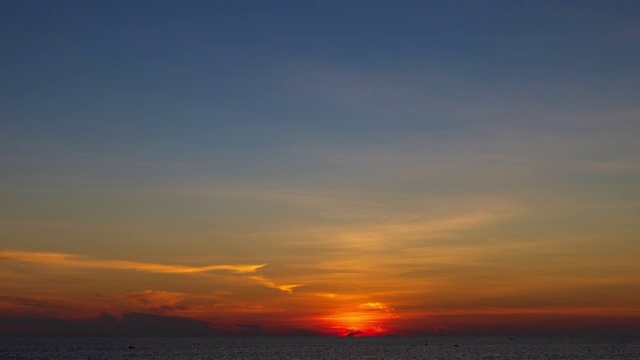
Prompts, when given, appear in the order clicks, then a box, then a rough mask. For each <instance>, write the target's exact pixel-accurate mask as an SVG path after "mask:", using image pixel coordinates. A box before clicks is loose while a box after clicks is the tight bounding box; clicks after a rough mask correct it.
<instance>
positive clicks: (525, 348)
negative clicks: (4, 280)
mask: <svg viewBox="0 0 640 360" xmlns="http://www.w3.org/2000/svg"><path fill="white" fill-rule="evenodd" d="M428 343H429V345H428V346H425V338H416V337H383V338H355V339H347V338H323V337H306V338H305V337H281V338H269V337H248V338H242V337H226V338H170V339H156V338H127V339H124V338H118V339H106V338H80V339H0V359H2V360H14V359H34V360H36V359H92V360H96V359H114V360H119V359H136V360H143V359H156V360H174V359H194V360H199V359H260V360H268V359H434V360H437V359H442V360H449V359H451V360H454V359H483V360H489V359H508V360H509V359H510V360H518V359H554V360H558V359H581V360H586V359H594V360H595V359H597V360H606V359H640V338H637V337H622V338H613V337H610V338H606V337H605V338H514V339H512V340H510V339H509V338H507V337H431V338H428ZM130 346H132V347H134V348H133V349H131V348H130Z"/></svg>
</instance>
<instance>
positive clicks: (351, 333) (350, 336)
mask: <svg viewBox="0 0 640 360" xmlns="http://www.w3.org/2000/svg"><path fill="white" fill-rule="evenodd" d="M345 337H347V338H354V337H356V333H353V332H350V333H348V334H347V335H346V336H345Z"/></svg>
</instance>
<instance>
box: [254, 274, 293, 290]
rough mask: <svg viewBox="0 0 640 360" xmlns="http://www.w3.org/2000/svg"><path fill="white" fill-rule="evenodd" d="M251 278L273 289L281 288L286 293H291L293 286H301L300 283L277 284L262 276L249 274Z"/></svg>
mask: <svg viewBox="0 0 640 360" xmlns="http://www.w3.org/2000/svg"><path fill="white" fill-rule="evenodd" d="M250 278H251V279H253V280H255V281H257V282H259V283H260V284H262V285H264V286H266V287H270V288H273V289H278V290H282V291H285V292H288V293H290V294H291V293H292V291H293V288H296V287H298V286H302V285H299V284H298V285H290V284H283V285H277V284H276V283H275V282H273V281H272V280H269V279H266V278H264V277H262V276H250Z"/></svg>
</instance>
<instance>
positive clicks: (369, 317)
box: [320, 302, 394, 336]
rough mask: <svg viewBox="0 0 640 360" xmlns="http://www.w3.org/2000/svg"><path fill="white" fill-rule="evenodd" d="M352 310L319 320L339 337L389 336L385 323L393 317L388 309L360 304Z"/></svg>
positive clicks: (381, 306) (381, 305) (372, 303)
mask: <svg viewBox="0 0 640 360" xmlns="http://www.w3.org/2000/svg"><path fill="white" fill-rule="evenodd" d="M355 308H356V309H353V310H346V311H339V312H337V313H334V314H331V315H326V316H323V317H322V318H321V319H320V320H321V322H322V323H323V324H324V326H325V327H327V328H329V329H330V330H331V331H332V333H334V334H336V335H339V336H347V335H349V334H353V335H355V336H380V335H387V334H389V329H388V326H387V323H388V322H389V320H391V319H392V318H393V317H394V316H393V315H392V314H391V312H390V310H391V309H390V308H389V307H388V306H386V305H384V304H381V303H379V302H370V303H365V304H360V305H358V306H356V307H355Z"/></svg>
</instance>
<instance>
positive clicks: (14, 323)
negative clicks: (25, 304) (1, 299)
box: [0, 313, 220, 337]
mask: <svg viewBox="0 0 640 360" xmlns="http://www.w3.org/2000/svg"><path fill="white" fill-rule="evenodd" d="M219 334H220V333H219V332H218V331H217V330H216V329H214V328H213V327H212V326H211V324H210V323H208V322H205V321H200V320H194V319H188V318H183V317H173V316H161V315H152V314H141V313H126V314H123V315H122V316H120V317H116V316H113V315H109V314H102V315H100V316H98V317H97V318H95V319H91V320H64V319H55V318H44V317H43V318H26V317H8V316H0V337H25V336H26V337H39V336H43V337H50V336H56V337H61V336H62V337H75V336H109V337H113V336H123V337H128V336H135V337H158V336H160V337H167V336H215V335H219Z"/></svg>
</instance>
